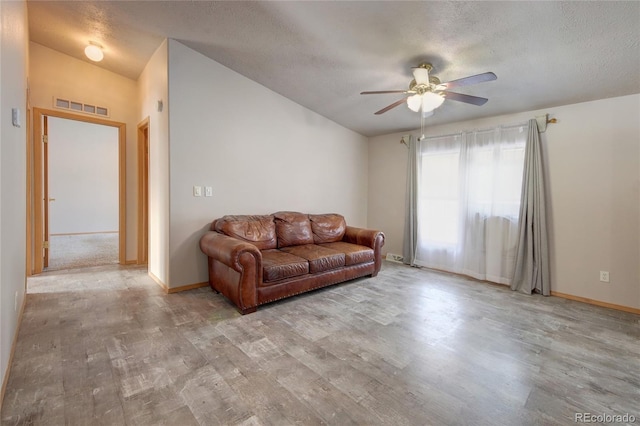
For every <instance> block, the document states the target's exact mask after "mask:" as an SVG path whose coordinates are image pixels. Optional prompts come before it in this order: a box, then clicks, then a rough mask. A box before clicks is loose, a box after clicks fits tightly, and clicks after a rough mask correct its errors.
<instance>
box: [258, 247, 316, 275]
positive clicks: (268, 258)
mask: <svg viewBox="0 0 640 426" xmlns="http://www.w3.org/2000/svg"><path fill="white" fill-rule="evenodd" d="M308 273H309V262H308V261H307V259H302V258H300V257H298V256H294V255H292V254H289V253H285V252H283V251H280V250H276V249H273V250H262V281H263V282H265V283H267V282H271V281H279V280H284V279H285V278H292V277H297V276H299V275H305V274H308Z"/></svg>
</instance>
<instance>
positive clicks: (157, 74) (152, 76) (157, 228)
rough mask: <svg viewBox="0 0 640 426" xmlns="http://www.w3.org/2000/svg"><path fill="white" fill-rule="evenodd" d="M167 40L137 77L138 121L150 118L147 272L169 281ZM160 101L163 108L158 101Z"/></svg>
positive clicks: (165, 281)
mask: <svg viewBox="0 0 640 426" xmlns="http://www.w3.org/2000/svg"><path fill="white" fill-rule="evenodd" d="M167 55H168V53H167V41H166V40H165V41H164V42H163V43H162V45H160V47H158V49H157V50H156V51H155V53H154V54H153V56H152V57H151V59H150V60H149V62H148V63H147V65H146V66H145V68H144V71H143V72H142V74H140V78H139V79H138V100H139V112H138V120H137V121H138V122H142V121H143V120H144V119H146V118H148V119H149V252H148V253H149V260H148V265H149V272H150V273H151V274H153V275H154V276H155V277H156V278H157V279H158V280H160V281H161V282H162V283H167V282H168V280H169V112H168V107H169V105H168V104H169V102H168V101H169V88H168V84H169V80H168V75H167V70H168V62H167ZM159 100H162V102H163V106H164V108H163V111H161V112H160V111H158V109H157V102H158V101H159Z"/></svg>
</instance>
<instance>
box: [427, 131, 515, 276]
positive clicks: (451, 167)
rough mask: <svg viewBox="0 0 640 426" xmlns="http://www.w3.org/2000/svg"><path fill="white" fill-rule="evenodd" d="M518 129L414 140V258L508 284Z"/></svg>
mask: <svg viewBox="0 0 640 426" xmlns="http://www.w3.org/2000/svg"><path fill="white" fill-rule="evenodd" d="M525 142H526V127H514V128H497V129H491V130H487V131H477V132H472V133H463V134H458V135H452V136H444V137H436V138H427V139H424V140H423V141H422V142H421V143H420V158H421V161H419V167H418V169H419V170H418V174H419V179H418V182H419V183H418V194H419V198H418V244H417V250H416V264H418V265H422V266H427V267H431V268H437V269H443V270H447V271H451V272H457V273H464V274H467V275H470V276H473V277H475V278H478V279H486V280H489V281H494V282H499V283H504V284H509V283H510V280H511V276H512V274H513V265H514V263H515V244H516V235H517V229H518V214H519V209H520V194H521V185H522V171H523V165H524V147H525Z"/></svg>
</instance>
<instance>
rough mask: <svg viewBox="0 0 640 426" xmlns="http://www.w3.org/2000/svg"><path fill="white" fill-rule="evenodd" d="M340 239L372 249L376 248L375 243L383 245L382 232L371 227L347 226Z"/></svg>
mask: <svg viewBox="0 0 640 426" xmlns="http://www.w3.org/2000/svg"><path fill="white" fill-rule="evenodd" d="M342 241H344V242H347V243H351V244H359V245H361V246H367V247H370V248H372V249H374V250H375V249H376V245H378V244H379V245H380V247H382V246H383V245H384V234H383V233H382V232H381V231H376V230H373V229H364V228H356V227H354V226H347V229H346V231H345V233H344V237H343V238H342Z"/></svg>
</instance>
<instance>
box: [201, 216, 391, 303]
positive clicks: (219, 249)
mask: <svg viewBox="0 0 640 426" xmlns="http://www.w3.org/2000/svg"><path fill="white" fill-rule="evenodd" d="M383 245H384V234H383V233H382V232H380V231H374V230H369V229H362V228H354V227H351V226H347V224H346V222H345V220H344V217H343V216H341V215H339V214H318V215H314V214H303V213H297V212H278V213H274V214H271V215H264V216H224V217H222V218H220V219H216V220H214V221H213V223H212V224H211V231H209V232H207V233H206V234H205V235H203V236H202V238H201V239H200V249H201V250H202V251H203V253H205V254H206V255H207V256H208V257H209V260H208V264H209V285H211V288H212V289H213V290H214V291H216V292H219V293H222V294H224V295H225V296H226V297H227V298H228V299H229V300H231V301H232V302H233V303H234V304H235V305H236V306H237V307H238V310H239V311H240V312H241V313H242V314H248V313H251V312H255V310H256V308H257V307H258V306H260V305H263V304H265V303H269V302H273V301H276V300H279V299H283V298H285V297H289V296H293V295H296V294H300V293H304V292H306V291H310V290H314V289H317V288H321V287H325V286H328V285H332V284H336V283H340V282H343V281H347V280H351V279H353V278H357V277H362V276H365V275H370V276H372V277H375V276H376V275H377V274H378V271H380V266H381V264H382V254H381V250H382V246H383Z"/></svg>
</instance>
